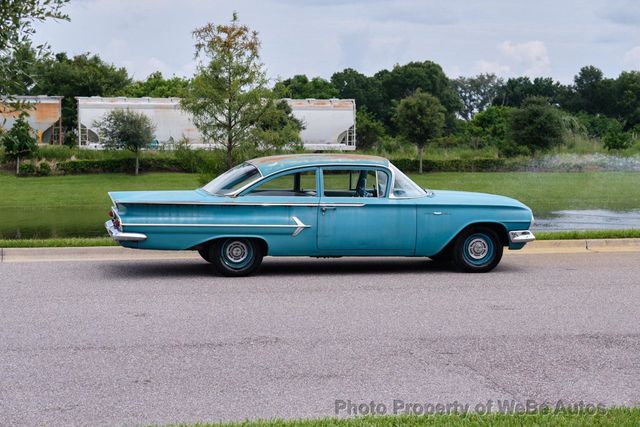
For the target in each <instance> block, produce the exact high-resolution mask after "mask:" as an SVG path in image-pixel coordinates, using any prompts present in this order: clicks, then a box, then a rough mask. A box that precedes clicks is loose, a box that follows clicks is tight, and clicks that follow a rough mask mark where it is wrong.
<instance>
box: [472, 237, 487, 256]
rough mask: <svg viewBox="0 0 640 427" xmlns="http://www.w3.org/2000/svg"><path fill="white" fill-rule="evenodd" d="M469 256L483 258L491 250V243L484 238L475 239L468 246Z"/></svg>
mask: <svg viewBox="0 0 640 427" xmlns="http://www.w3.org/2000/svg"><path fill="white" fill-rule="evenodd" d="M467 252H468V253H469V256H470V257H471V258H473V259H482V258H484V257H485V256H487V253H488V252H489V245H487V242H485V241H484V240H483V239H473V240H472V241H471V242H469V246H468V247H467Z"/></svg>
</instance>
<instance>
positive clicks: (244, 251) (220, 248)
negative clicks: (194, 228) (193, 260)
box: [203, 238, 264, 277]
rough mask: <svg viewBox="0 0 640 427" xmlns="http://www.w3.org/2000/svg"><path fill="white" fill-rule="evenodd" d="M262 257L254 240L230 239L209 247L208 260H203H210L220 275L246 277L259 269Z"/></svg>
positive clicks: (219, 241) (260, 250)
mask: <svg viewBox="0 0 640 427" xmlns="http://www.w3.org/2000/svg"><path fill="white" fill-rule="evenodd" d="M263 256H264V254H263V252H262V248H261V247H260V245H258V244H257V243H256V241H255V240H252V239H242V238H230V239H222V240H218V241H216V242H215V243H214V244H213V245H211V246H210V247H209V253H208V254H207V257H208V259H207V258H205V259H207V261H209V260H210V262H211V263H212V264H213V265H214V266H215V268H216V270H218V272H220V274H222V275H224V276H229V277H240V276H248V275H250V274H251V273H253V272H254V271H255V270H256V269H257V268H258V267H260V264H261V263H262V257H263ZM203 258H204V257H203Z"/></svg>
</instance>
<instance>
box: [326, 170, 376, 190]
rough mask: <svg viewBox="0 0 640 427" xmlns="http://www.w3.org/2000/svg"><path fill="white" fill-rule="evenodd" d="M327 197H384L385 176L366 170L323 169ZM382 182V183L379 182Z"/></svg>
mask: <svg viewBox="0 0 640 427" xmlns="http://www.w3.org/2000/svg"><path fill="white" fill-rule="evenodd" d="M322 176H323V183H324V195H325V196H327V197H385V196H386V190H387V174H386V173H384V172H381V171H375V170H368V169H324V170H323V171H322ZM381 180H383V181H381Z"/></svg>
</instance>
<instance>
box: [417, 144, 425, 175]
mask: <svg viewBox="0 0 640 427" xmlns="http://www.w3.org/2000/svg"><path fill="white" fill-rule="evenodd" d="M423 156H424V145H421V146H420V147H418V157H420V168H419V170H418V172H420V173H422V157H423Z"/></svg>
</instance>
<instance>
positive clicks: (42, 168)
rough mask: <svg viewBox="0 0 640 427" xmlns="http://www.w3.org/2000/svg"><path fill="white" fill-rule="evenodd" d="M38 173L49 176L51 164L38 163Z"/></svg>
mask: <svg viewBox="0 0 640 427" xmlns="http://www.w3.org/2000/svg"><path fill="white" fill-rule="evenodd" d="M38 175H40V176H49V175H51V165H50V164H49V163H48V162H42V163H40V165H38Z"/></svg>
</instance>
